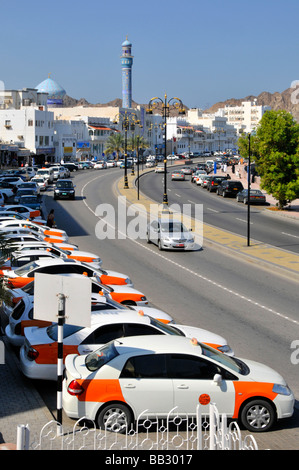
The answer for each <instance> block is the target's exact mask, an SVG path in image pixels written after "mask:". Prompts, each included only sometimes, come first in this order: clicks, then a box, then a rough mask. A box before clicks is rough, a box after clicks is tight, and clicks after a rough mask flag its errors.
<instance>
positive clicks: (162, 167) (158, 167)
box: [155, 163, 165, 173]
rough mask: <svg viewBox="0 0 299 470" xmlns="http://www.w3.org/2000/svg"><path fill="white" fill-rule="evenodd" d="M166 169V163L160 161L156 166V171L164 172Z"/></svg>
mask: <svg viewBox="0 0 299 470" xmlns="http://www.w3.org/2000/svg"><path fill="white" fill-rule="evenodd" d="M164 171H165V167H164V163H163V164H161V163H160V164H159V165H157V166H156V168H155V173H164Z"/></svg>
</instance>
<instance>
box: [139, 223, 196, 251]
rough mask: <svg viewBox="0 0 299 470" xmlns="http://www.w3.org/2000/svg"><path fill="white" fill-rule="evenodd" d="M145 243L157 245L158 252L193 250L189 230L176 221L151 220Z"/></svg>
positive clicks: (193, 245)
mask: <svg viewBox="0 0 299 470" xmlns="http://www.w3.org/2000/svg"><path fill="white" fill-rule="evenodd" d="M147 243H154V244H155V245H158V248H159V250H184V251H185V250H194V249H195V248H196V244H195V240H194V237H193V235H192V234H191V232H190V230H188V229H187V227H186V226H185V225H184V224H182V223H181V222H179V221H176V220H163V219H156V220H153V221H152V222H151V223H150V224H148V226H147Z"/></svg>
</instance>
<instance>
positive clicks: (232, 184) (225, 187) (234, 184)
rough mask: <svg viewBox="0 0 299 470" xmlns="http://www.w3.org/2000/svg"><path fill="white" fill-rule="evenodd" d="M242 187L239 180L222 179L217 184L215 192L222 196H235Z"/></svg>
mask: <svg viewBox="0 0 299 470" xmlns="http://www.w3.org/2000/svg"><path fill="white" fill-rule="evenodd" d="M242 189H244V188H243V184H242V183H241V181H235V180H224V181H221V183H220V184H219V185H218V187H217V191H216V193H217V194H218V196H219V195H220V196H223V197H226V196H236V195H237V194H238V192H240V191H242Z"/></svg>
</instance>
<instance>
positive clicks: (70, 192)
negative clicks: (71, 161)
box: [53, 179, 76, 199]
mask: <svg viewBox="0 0 299 470" xmlns="http://www.w3.org/2000/svg"><path fill="white" fill-rule="evenodd" d="M75 187H76V186H75V185H74V184H73V182H72V180H70V179H61V180H58V181H57V182H56V185H55V187H54V196H53V197H54V199H75Z"/></svg>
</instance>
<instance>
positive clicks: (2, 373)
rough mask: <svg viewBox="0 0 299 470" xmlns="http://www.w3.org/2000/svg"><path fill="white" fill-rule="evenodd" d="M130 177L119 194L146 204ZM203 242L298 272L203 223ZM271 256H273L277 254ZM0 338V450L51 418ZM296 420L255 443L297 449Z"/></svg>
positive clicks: (288, 258)
mask: <svg viewBox="0 0 299 470" xmlns="http://www.w3.org/2000/svg"><path fill="white" fill-rule="evenodd" d="M134 179H135V176H132V175H129V186H130V189H126V190H124V189H123V181H122V179H121V180H120V181H119V184H118V191H119V194H122V195H125V196H126V198H127V200H128V201H129V202H130V203H136V202H139V203H141V204H145V205H146V206H147V207H148V205H149V204H150V202H151V201H149V200H148V199H147V198H145V197H144V196H143V195H142V194H141V195H140V200H139V201H137V192H136V188H135V186H134ZM242 182H243V184H244V186H245V184H246V181H245V178H242ZM255 185H258V181H257V182H256V183H254V184H252V187H253V188H254V187H255ZM267 199H268V200H269V202H270V203H271V200H270V198H268V197H267ZM272 203H273V202H272ZM292 205H293V204H292ZM265 210H266V209H265ZM275 215H276V216H280V215H278V213H275ZM281 216H290V217H296V218H298V220H299V204H298V206H297V204H295V203H294V211H290V213H287V212H286V213H283V214H282V215H281ZM204 243H213V244H218V245H219V246H220V245H221V246H223V245H225V246H226V248H227V249H228V250H230V251H232V250H233V251H234V252H235V253H238V254H239V255H240V254H243V255H244V256H251V257H254V258H255V259H256V260H257V262H259V263H266V264H268V265H269V266H270V265H271V266H273V265H275V267H276V268H277V269H281V271H282V272H283V273H285V274H288V275H298V274H299V256H297V255H290V254H289V253H287V252H284V251H283V250H278V249H273V248H272V247H270V246H266V245H264V244H263V245H262V246H261V244H258V245H257V246H252V247H249V248H247V247H246V246H245V239H244V237H240V236H235V235H234V234H229V232H224V231H220V230H217V229H212V228H211V227H208V226H204ZM270 250H272V251H270ZM275 255H277V257H276V256H275ZM2 341H3V342H4V346H5V350H4V353H5V357H4V359H5V360H4V361H3V360H2V359H3V357H1V351H2V348H0V450H1V448H2V450H3V449H8V448H15V444H16V441H17V439H16V438H17V427H18V425H27V424H28V425H29V427H30V431H31V433H32V435H37V436H38V435H39V432H40V430H41V429H42V427H43V426H44V425H45V424H46V423H48V422H49V421H51V420H52V419H53V416H52V414H51V413H50V411H49V410H48V408H47V407H46V406H45V404H44V402H43V401H42V399H41V398H40V396H39V394H38V393H37V392H36V389H35V387H34V386H33V385H32V382H31V381H30V380H28V379H26V378H25V377H24V376H23V375H22V374H21V372H20V370H19V364H18V360H17V357H16V355H15V353H14V351H13V350H12V349H11V347H10V346H9V344H8V343H7V342H6V339H5V337H4V336H2V337H1V336H0V346H2V344H3V343H2ZM3 362H4V363H3ZM297 423H298V421H297V418H296V419H295V418H294V427H295V428H296V429H295V432H294V430H293V429H289V430H288V431H286V433H284V437H283V442H281V440H279V439H278V441H277V442H275V436H274V437H273V439H274V440H273V445H271V446H269V445H267V444H266V447H265V446H263V445H262V442H263V440H265V441H266V442H269V437H266V436H265V437H264V438H262V436H258V439H257V442H258V443H260V444H259V448H264V449H265V448H272V449H274V448H278V449H282V448H283V449H297V448H298V432H297V430H298V427H297V426H298V424H297ZM296 434H297V435H296ZM276 440H277V437H276ZM271 442H272V440H271ZM10 443H12V444H10Z"/></svg>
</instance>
